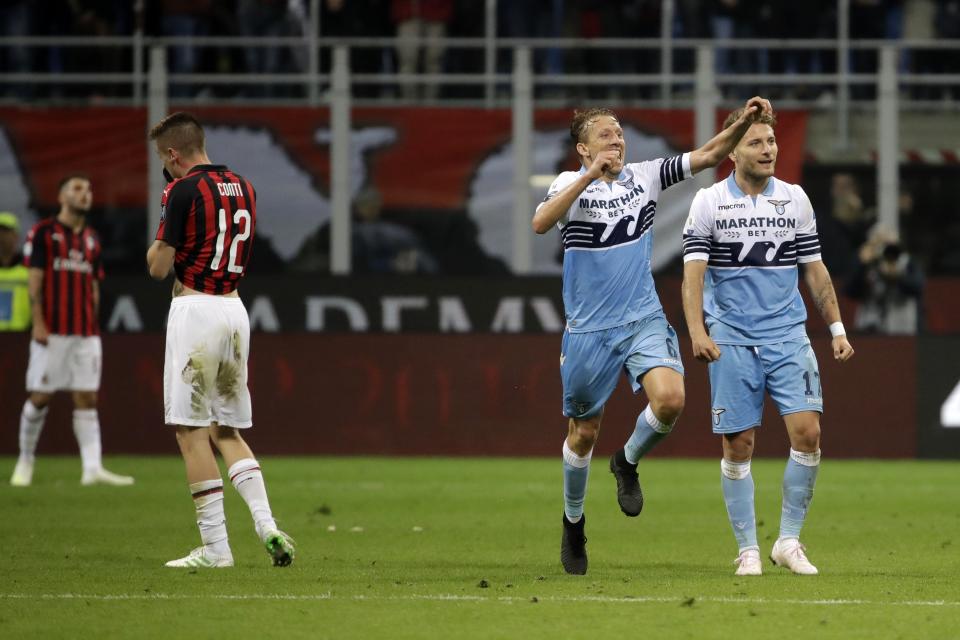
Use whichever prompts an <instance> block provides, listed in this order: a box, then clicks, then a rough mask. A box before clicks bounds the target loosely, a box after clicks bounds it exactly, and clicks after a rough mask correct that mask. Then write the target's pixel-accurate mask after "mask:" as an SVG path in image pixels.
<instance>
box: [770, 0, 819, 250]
mask: <svg viewBox="0 0 960 640" xmlns="http://www.w3.org/2000/svg"><path fill="white" fill-rule="evenodd" d="M772 20H773V24H774V27H773V29H772V31H771V33H770V35H769V36H767V35H764V34H760V37H777V38H787V39H808V38H809V39H820V38H835V37H836V32H837V14H836V3H835V2H833V0H805V1H804V2H803V3H796V2H789V3H786V4H785V5H784V6H783V7H781V8H780V9H779V10H777V11H775V12H773V15H772ZM771 57H772V58H774V59H776V61H777V63H776V64H773V63H772V69H771V70H772V71H773V72H774V73H785V74H788V75H793V74H805V73H813V74H819V73H827V72H832V71H833V67H832V65H831V64H829V63H828V61H827V60H826V59H825V58H826V57H827V54H826V52H825V51H823V50H818V49H793V48H789V49H787V48H785V49H782V50H780V51H776V50H775V51H773V52H771ZM782 89H784V90H785V91H786V93H785V95H784V97H785V98H801V99H803V98H813V97H817V96H819V95H821V93H822V92H823V91H824V87H817V86H815V85H809V84H798V85H797V86H796V87H784V88H782ZM829 89H832V87H831V88H829ZM829 89H828V90H829ZM831 267H832V265H831Z"/></svg>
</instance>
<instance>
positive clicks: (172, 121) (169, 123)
mask: <svg viewBox="0 0 960 640" xmlns="http://www.w3.org/2000/svg"><path fill="white" fill-rule="evenodd" d="M149 138H150V140H151V141H159V142H158V144H159V145H160V147H162V148H171V149H176V150H177V151H179V152H180V153H182V154H185V155H189V154H193V153H198V152H201V151H204V149H205V145H206V136H204V133H203V127H202V126H200V121H199V120H197V119H196V118H195V117H193V116H192V115H190V114H189V113H186V112H185V111H178V112H176V113H171V114H170V115H168V116H167V117H166V118H164V119H163V120H161V121H160V122H158V123H157V124H155V125H153V128H152V129H150V135H149Z"/></svg>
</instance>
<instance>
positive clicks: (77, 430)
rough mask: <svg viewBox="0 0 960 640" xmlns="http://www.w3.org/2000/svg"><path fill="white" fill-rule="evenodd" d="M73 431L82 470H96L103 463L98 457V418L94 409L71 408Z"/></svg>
mask: <svg viewBox="0 0 960 640" xmlns="http://www.w3.org/2000/svg"><path fill="white" fill-rule="evenodd" d="M73 433H74V435H76V436H77V444H79V445H80V460H81V461H82V462H83V470H84V472H90V471H97V470H99V469H100V468H101V467H102V466H103V464H102V461H101V459H100V420H99V419H98V418H97V410H96V409H74V410H73Z"/></svg>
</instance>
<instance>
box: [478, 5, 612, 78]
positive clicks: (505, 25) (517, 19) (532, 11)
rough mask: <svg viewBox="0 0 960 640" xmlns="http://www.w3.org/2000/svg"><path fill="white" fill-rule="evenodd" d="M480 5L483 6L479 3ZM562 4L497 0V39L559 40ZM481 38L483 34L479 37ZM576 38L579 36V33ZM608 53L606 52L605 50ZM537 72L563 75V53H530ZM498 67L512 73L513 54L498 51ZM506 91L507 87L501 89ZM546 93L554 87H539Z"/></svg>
mask: <svg viewBox="0 0 960 640" xmlns="http://www.w3.org/2000/svg"><path fill="white" fill-rule="evenodd" d="M479 4H481V5H482V3H479ZM565 4H568V3H565V2H563V0H498V2H497V27H496V28H497V37H498V38H561V37H563V35H564V33H563V29H564V16H565V11H564V8H565ZM480 35H481V36H482V35H483V34H480ZM578 35H579V34H578ZM608 51H609V50H608ZM532 54H533V66H534V71H535V72H536V73H546V74H550V75H561V74H563V71H564V68H565V65H564V50H563V49H560V48H557V47H551V48H549V49H541V48H537V49H534V50H533V51H532ZM497 57H498V61H497V66H498V71H499V72H500V73H512V72H513V52H512V51H511V50H502V51H500V52H499V55H498V56H497ZM503 88H504V90H506V87H503ZM542 91H545V92H547V93H550V92H554V91H556V89H555V88H553V87H550V86H549V85H548V86H547V87H544V88H542Z"/></svg>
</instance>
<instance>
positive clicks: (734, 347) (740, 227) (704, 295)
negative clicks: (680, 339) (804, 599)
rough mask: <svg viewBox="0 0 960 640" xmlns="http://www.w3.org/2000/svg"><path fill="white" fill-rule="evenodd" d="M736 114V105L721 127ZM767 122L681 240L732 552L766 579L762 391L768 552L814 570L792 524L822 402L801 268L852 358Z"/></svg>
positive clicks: (765, 118) (836, 348)
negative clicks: (769, 507)
mask: <svg viewBox="0 0 960 640" xmlns="http://www.w3.org/2000/svg"><path fill="white" fill-rule="evenodd" d="M741 119H742V113H741V112H740V111H739V110H738V111H734V112H733V113H731V114H730V116H728V117H727V122H728V123H730V122H738V121H740V120H741ZM775 126H776V119H775V118H774V117H773V115H772V114H764V115H762V116H761V117H760V120H759V121H758V122H756V123H755V124H753V125H751V127H750V129H749V130H748V131H747V133H746V134H745V135H744V136H743V138H741V139H740V142H739V143H738V144H737V146H736V149H734V151H733V153H732V154H731V159H732V160H733V161H734V165H735V170H734V172H733V173H732V174H730V176H729V177H728V178H727V179H726V180H723V181H721V182H718V183H716V184H715V185H713V186H712V187H710V188H709V189H701V190H700V191H699V192H698V193H697V196H696V198H694V200H693V204H692V205H691V206H690V217H689V218H688V220H687V223H686V227H685V229H684V234H683V254H684V255H683V259H684V272H683V310H684V314H685V315H686V317H687V327H688V328H689V330H690V339H691V340H692V342H693V354H694V356H695V357H696V358H697V359H698V360H701V361H703V362H708V363H710V364H709V373H710V393H711V406H712V407H713V409H712V412H713V420H712V422H713V431H714V433H717V434H720V435H722V436H723V460H722V461H721V465H720V469H721V483H722V487H723V497H724V500H725V502H726V505H727V514H728V515H729V517H730V524H731V526H732V528H733V534H734V537H735V538H736V540H737V543H738V545H739V549H740V554H739V557H738V558H737V560H736V563H737V565H738V567H737V570H736V574H737V575H761V574H762V572H763V571H762V565H761V562H760V548H759V546H758V545H757V528H756V521H755V515H754V500H753V477H752V476H751V475H750V458H751V456H752V455H753V443H754V435H755V431H756V428H757V427H758V426H760V419H761V417H762V415H763V392H764V390H765V389H766V391H767V392H769V394H770V397H771V398H772V399H773V401H774V402H775V403H776V405H777V408H778V409H779V411H780V415H781V416H783V420H784V422H785V423H786V427H787V433H788V435H789V436H790V458H789V459H788V460H787V468H786V471H785V472H784V474H783V510H782V513H781V517H780V536H779V537H778V539H777V541H776V542H775V543H774V545H773V549H772V550H771V553H770V557H771V559H772V560H773V562H774V563H775V564H778V565H781V566H785V567H787V568H788V569H790V570H791V571H793V572H794V573H798V574H806V575H812V574H816V573H817V568H816V567H815V566H813V565H812V564H811V563H810V561H809V560H808V559H807V556H806V554H805V553H804V546H803V545H802V544H800V528H801V527H802V526H803V523H804V520H805V519H806V515H807V508H808V507H809V505H810V500H811V498H813V487H814V484H815V482H816V479H817V469H818V467H819V464H820V414H821V413H822V411H823V395H822V392H821V389H820V372H819V370H818V368H817V358H816V356H815V355H814V353H813V349H812V348H811V347H810V340H809V339H808V338H807V333H806V327H805V321H806V319H807V313H806V308H805V306H804V304H803V300H802V299H801V297H800V291H799V290H798V288H797V282H798V274H797V265H798V264H802V265H803V266H804V270H803V271H804V273H803V275H804V280H805V281H806V283H807V287H808V288H809V289H810V293H811V295H812V296H813V300H814V302H815V304H816V306H817V309H819V311H820V314H821V315H822V316H823V319H824V320H825V321H826V323H827V324H828V325H829V326H830V333H831V334H832V335H833V345H832V346H833V357H834V358H836V359H837V360H839V361H840V362H844V361H846V360H848V359H849V358H850V357H851V356H852V355H853V348H852V347H851V346H850V343H849V342H848V341H847V338H846V335H845V333H846V332H845V331H844V328H843V324H842V323H841V322H840V310H839V308H838V306H837V297H836V294H835V293H834V291H833V283H832V281H831V280H830V274H829V273H828V272H827V268H826V267H825V266H824V264H823V262H822V261H821V259H820V241H819V239H818V238H817V224H816V219H815V217H814V215H813V208H812V207H811V205H810V200H809V199H808V198H807V194H806V193H804V191H803V189H802V188H800V187H799V186H798V185H794V184H788V183H786V182H782V181H780V180H777V179H776V178H774V177H773V172H774V168H775V166H776V162H777V139H776V136H775V135H774V127H775ZM704 278H706V285H704ZM704 317H705V318H706V322H704Z"/></svg>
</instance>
